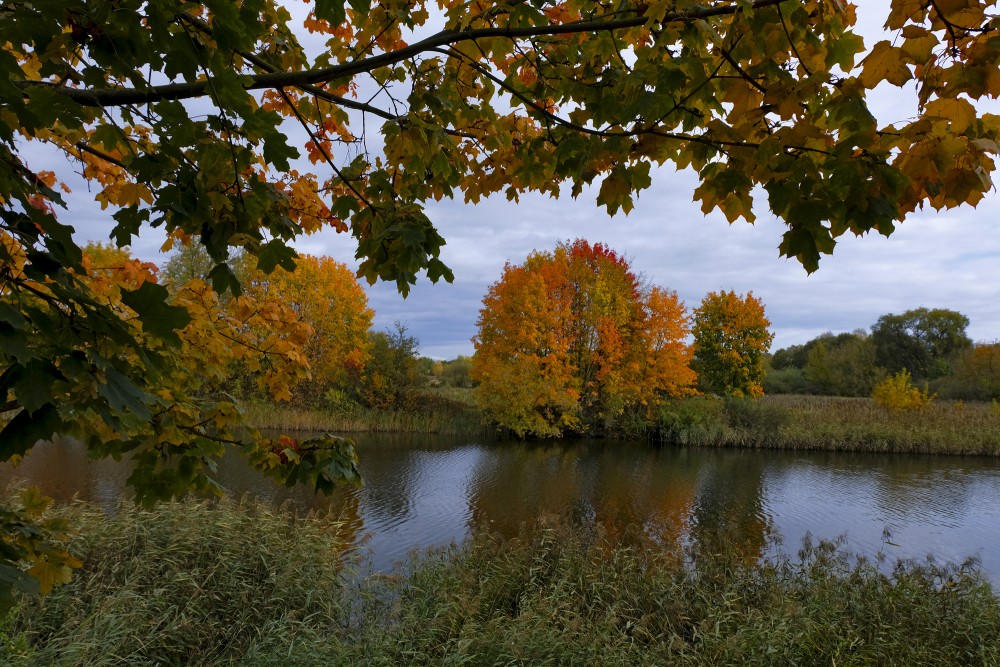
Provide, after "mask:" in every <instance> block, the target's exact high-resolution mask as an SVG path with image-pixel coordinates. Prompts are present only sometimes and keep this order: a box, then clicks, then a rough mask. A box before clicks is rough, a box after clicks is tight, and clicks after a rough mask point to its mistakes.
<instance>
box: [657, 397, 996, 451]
mask: <svg viewBox="0 0 1000 667" xmlns="http://www.w3.org/2000/svg"><path fill="white" fill-rule="evenodd" d="M653 436H654V438H657V439H659V440H662V441H665V442H671V443H677V444H685V445H692V446H719V447H761V448H775V449H803V450H808V449H816V450H838V451H860V452H883V453H921V454H968V455H984V456H998V455H1000V411H998V410H997V409H996V408H995V407H994V406H993V405H991V404H989V403H962V402H952V401H935V402H933V403H931V404H930V405H927V406H925V407H924V408H922V409H919V410H906V411H891V410H886V409H884V408H880V407H878V406H877V405H875V403H874V402H873V401H872V400H871V399H868V398H837V397H828V396H787V395H778V396H765V397H763V398H761V399H759V400H750V399H744V400H738V399H727V400H713V399H691V400H688V401H681V402H678V403H673V404H669V405H667V406H665V407H664V409H663V411H662V413H661V415H660V416H659V419H658V422H657V424H656V426H655V427H654V429H653Z"/></svg>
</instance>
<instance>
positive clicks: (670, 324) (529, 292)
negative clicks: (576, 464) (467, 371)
mask: <svg viewBox="0 0 1000 667" xmlns="http://www.w3.org/2000/svg"><path fill="white" fill-rule="evenodd" d="M688 330H689V329H688V318H687V314H686V312H685V310H684V305H683V303H681V302H680V300H679V299H678V298H677V295H676V294H675V293H674V292H670V291H668V290H664V289H661V288H659V287H650V288H643V286H642V285H641V284H640V282H639V280H638V278H637V277H636V276H635V274H634V273H632V270H631V268H630V266H629V263H628V262H627V261H626V260H625V259H624V258H622V257H620V256H619V255H617V254H616V253H615V252H614V251H613V250H611V249H609V248H607V247H606V246H604V245H601V244H596V245H590V244H589V243H587V242H586V241H583V240H578V241H575V242H574V243H572V244H567V243H563V244H560V245H559V246H557V247H556V249H555V251H554V252H535V253H532V254H531V255H529V256H528V258H527V259H526V260H525V262H524V264H522V265H517V266H515V265H511V264H508V265H507V266H506V267H505V268H504V272H503V276H502V277H501V278H500V280H499V281H498V282H496V283H494V284H493V285H492V286H491V287H490V289H489V292H488V293H487V295H486V297H485V298H484V299H483V308H482V309H481V310H480V312H479V322H478V333H477V335H476V337H475V338H474V339H473V342H474V344H475V347H476V354H475V356H474V357H473V367H472V373H471V376H472V379H473V380H475V381H478V382H479V386H478V387H477V388H476V392H475V396H476V402H477V403H478V404H479V406H480V407H481V408H482V409H483V411H484V413H485V414H486V415H487V416H488V417H489V418H490V419H492V420H494V421H495V422H496V423H497V424H498V425H500V426H501V427H503V428H506V429H509V430H510V431H513V432H514V433H516V434H517V435H519V436H524V435H534V436H559V435H562V434H564V433H566V432H578V433H581V432H582V433H586V432H593V431H595V430H601V429H606V428H609V427H612V426H613V425H614V424H615V423H616V420H618V419H620V418H621V417H622V415H623V414H625V412H626V411H627V410H636V409H641V408H643V407H644V406H651V405H652V404H654V403H655V402H656V401H657V400H658V399H660V398H661V397H664V396H682V395H686V394H690V393H693V391H692V389H691V386H692V385H693V384H694V380H695V376H694V373H693V372H692V371H691V369H690V368H689V366H688V363H689V360H690V351H689V349H688V346H687V345H686V344H685V342H684V337H685V336H686V335H687V333H688Z"/></svg>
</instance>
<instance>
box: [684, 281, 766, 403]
mask: <svg viewBox="0 0 1000 667" xmlns="http://www.w3.org/2000/svg"><path fill="white" fill-rule="evenodd" d="M770 326H771V322H770V321H769V320H768V319H767V317H766V316H765V315H764V304H763V302H761V301H760V300H759V299H757V298H755V297H754V295H753V292H747V294H746V296H743V295H738V294H736V293H735V292H709V293H708V294H707V295H706V296H705V298H704V299H702V302H701V305H700V306H698V308H696V309H695V311H694V327H693V329H692V333H693V334H694V360H695V369H696V370H697V371H698V377H699V382H700V384H701V386H702V387H704V388H705V389H706V390H707V391H711V392H714V393H717V394H721V395H729V396H736V397H741V396H760V395H761V394H762V393H763V392H764V388H763V382H764V376H765V374H766V369H765V365H764V359H765V355H766V354H767V351H768V348H769V347H770V346H771V341H772V340H774V334H773V333H771V331H770V330H769V329H768V327H770Z"/></svg>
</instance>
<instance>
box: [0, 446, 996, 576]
mask: <svg viewBox="0 0 1000 667" xmlns="http://www.w3.org/2000/svg"><path fill="white" fill-rule="evenodd" d="M358 454H359V456H360V459H361V472H362V475H363V476H364V479H365V484H364V486H363V487H361V488H354V487H345V488H341V489H339V490H338V491H337V492H336V493H335V494H333V495H332V496H330V497H322V496H320V497H317V496H314V495H312V494H310V493H309V492H307V491H306V490H305V489H301V488H299V489H286V488H284V487H280V486H277V485H275V484H273V483H272V482H270V481H269V480H267V479H266V478H264V477H262V476H261V475H259V474H257V473H256V472H254V471H252V470H250V469H248V468H247V466H246V465H244V464H243V463H242V461H241V460H240V459H239V457H238V456H235V455H234V456H230V457H227V458H226V460H224V461H223V463H222V465H221V466H220V468H219V474H218V481H219V482H220V483H221V484H222V486H223V487H225V488H226V489H228V490H229V492H230V493H232V494H234V495H242V494H244V493H252V494H255V495H257V496H260V497H262V498H265V499H268V500H270V501H273V502H275V503H279V502H285V501H290V502H294V503H297V504H299V505H302V506H305V507H309V508H317V509H329V510H331V511H333V512H335V513H336V514H338V515H339V516H340V517H341V518H342V519H343V520H344V522H345V525H346V530H347V533H348V534H349V535H350V539H352V540H353V541H354V542H355V543H356V544H357V545H358V547H357V549H358V551H360V552H363V553H364V554H365V555H366V557H368V558H369V559H370V566H371V567H373V568H374V569H376V570H382V571H386V570H389V569H391V567H392V565H393V563H395V562H397V561H400V560H403V559H405V557H406V556H407V554H408V553H409V552H411V551H412V550H413V549H419V548H424V547H430V546H442V545H447V544H449V543H451V542H460V541H461V540H462V539H464V538H465V537H466V536H467V535H468V534H469V532H470V531H471V530H475V529H476V527H478V526H490V527H491V528H493V529H494V530H499V531H502V532H504V533H507V534H513V533H516V532H517V531H518V530H519V529H520V528H521V526H523V525H526V524H531V523H532V522H533V521H535V520H536V519H537V518H538V517H539V516H542V515H545V514H556V515H568V516H571V517H573V518H574V519H575V520H577V521H582V522H594V521H599V522H600V523H601V524H602V525H603V526H604V529H605V530H606V531H607V532H608V534H610V535H614V534H621V533H624V532H625V531H626V530H627V529H629V528H635V527H641V528H642V529H643V530H644V531H645V532H646V533H648V534H650V535H652V536H654V537H656V538H658V539H677V540H692V539H697V538H698V535H699V534H700V533H701V531H705V530H719V529H720V528H721V529H724V530H726V531H728V532H727V535H729V536H730V539H732V540H735V541H737V542H738V545H739V547H740V548H742V549H744V550H746V551H747V552H748V553H760V554H767V553H768V552H769V551H773V550H775V549H777V548H780V549H784V550H785V551H787V552H789V553H792V554H794V553H795V552H796V551H797V549H798V547H799V545H800V544H801V541H802V539H803V537H804V536H805V535H806V534H807V533H811V534H812V535H813V536H815V537H822V538H835V537H838V536H842V535H843V536H845V537H846V540H847V547H848V549H849V550H850V551H852V552H855V553H859V554H865V555H868V556H873V555H875V554H876V553H878V552H879V551H881V552H882V553H884V554H885V556H886V557H887V559H888V561H889V562H892V561H894V560H896V559H898V558H915V559H918V560H923V559H924V558H925V556H926V555H928V554H933V555H934V557H935V558H936V559H937V560H938V561H940V562H944V561H955V562H960V561H962V560H964V559H965V558H966V557H969V556H975V557H978V558H980V559H981V561H982V569H983V571H984V573H985V574H986V575H987V576H988V577H989V578H990V580H991V581H992V582H993V584H994V587H996V588H1000V461H997V460H994V459H980V458H956V457H932V456H901V455H897V456H889V455H872V454H847V453H831V452H781V451H767V450H715V449H684V448H670V447H665V448H661V447H653V446H650V445H648V444H646V443H630V442H621V441H583V442H541V443H524V442H470V441H469V440H468V439H454V438H444V437H438V436H386V435H377V436H376V435H373V436H362V437H359V438H358ZM128 472H129V469H128V464H127V462H123V463H116V462H114V461H111V460H105V461H96V462H94V461H89V460H88V459H87V455H86V452H85V450H84V449H83V447H82V446H81V445H80V444H79V443H77V442H75V441H72V440H69V439H57V440H56V441H54V442H50V443H40V444H39V445H38V446H36V447H35V448H34V449H33V450H32V451H31V452H30V454H29V455H28V456H27V457H26V458H25V460H24V461H23V463H22V464H21V465H20V466H19V467H17V468H16V469H15V468H11V467H10V466H2V467H0V484H8V483H11V482H14V481H26V482H28V483H31V484H36V485H38V486H40V487H41V488H42V490H43V491H44V492H46V493H47V494H48V495H50V496H53V497H55V498H56V499H57V500H59V501H62V502H66V501H69V500H71V499H72V498H73V497H74V496H76V497H80V498H83V499H86V500H89V501H92V502H95V503H98V504H100V505H102V506H104V507H106V508H107V509H108V510H113V509H114V507H115V506H116V505H117V502H118V499H119V498H120V497H121V495H122V494H123V493H125V492H126V491H125V489H126V487H125V479H126V478H127V476H128ZM776 541H777V543H778V544H779V546H775V544H776Z"/></svg>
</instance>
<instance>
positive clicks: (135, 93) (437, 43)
mask: <svg viewBox="0 0 1000 667" xmlns="http://www.w3.org/2000/svg"><path fill="white" fill-rule="evenodd" d="M789 1H790V0H755V2H754V3H753V5H752V6H753V8H754V9H760V8H763V7H772V6H775V5H779V4H781V3H783V2H789ZM740 11H742V7H740V6H739V5H737V4H730V5H723V6H720V7H701V8H700V9H694V10H688V11H685V12H670V13H668V14H666V15H665V16H664V17H663V20H662V21H660V25H664V24H667V23H688V22H691V21H696V20H698V19H707V18H714V17H717V16H731V15H733V14H736V13H738V12H740ZM651 23H652V21H651V20H650V19H648V18H646V17H645V16H632V17H629V18H621V19H611V20H601V21H592V20H583V21H574V22H572V23H563V24H558V25H543V26H524V27H511V26H505V27H489V28H468V29H465V30H442V31H441V32H439V33H437V34H434V35H431V36H430V37H427V38H425V39H422V40H420V41H419V42H416V43H414V44H411V45H409V46H406V47H403V48H401V49H398V50H396V51H391V52H387V53H381V54H379V55H377V56H369V57H367V58H361V59H359V60H354V61H351V62H347V63H342V64H340V65H334V66H331V67H324V68H321V69H314V70H300V71H297V72H284V71H280V72H266V73H264V74H253V75H249V77H248V78H249V82H248V83H247V85H246V86H245V88H246V90H265V89H278V88H291V87H295V88H298V87H301V86H306V85H315V84H318V83H325V82H327V81H331V80H334V79H340V78H344V77H351V76H354V75H356V74H360V73H363V72H370V71H372V70H374V69H377V68H379V67H386V66H389V65H395V64H397V63H400V62H403V61H404V60H408V59H410V58H413V57H414V56H417V55H419V54H421V53H424V52H427V51H432V50H434V49H435V48H437V47H442V46H452V45H455V44H458V43H460V42H468V41H475V40H477V39H483V38H489V37H505V38H507V39H510V40H516V39H519V38H530V37H542V36H545V35H572V34H579V33H589V32H612V31H615V30H624V29H627V28H637V27H640V26H644V25H649V24H651ZM18 85H20V87H21V88H22V90H30V89H32V88H38V87H45V88H48V89H51V90H55V91H56V92H58V93H59V94H60V95H65V96H66V97H67V98H69V99H71V100H73V101H74V102H76V103H77V104H80V105H82V106H90V107H115V106H124V105H129V104H143V103H150V102H159V101H163V100H184V99H191V98H195V97H202V96H204V95H205V92H206V90H207V88H208V86H209V85H210V80H208V81H205V80H201V81H188V82H184V83H168V84H163V85H160V86H149V87H147V88H99V89H89V90H88V89H82V88H63V87H56V86H54V85H53V84H52V83H50V82H37V81H21V82H19V84H18Z"/></svg>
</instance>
